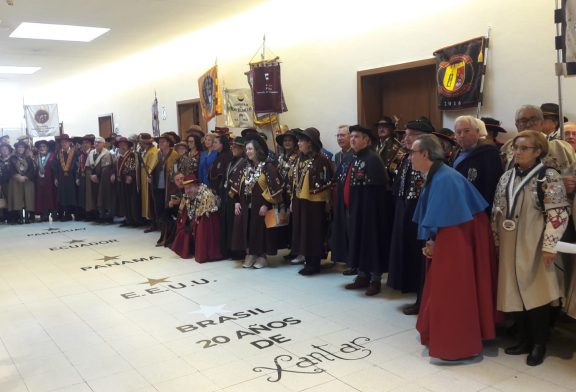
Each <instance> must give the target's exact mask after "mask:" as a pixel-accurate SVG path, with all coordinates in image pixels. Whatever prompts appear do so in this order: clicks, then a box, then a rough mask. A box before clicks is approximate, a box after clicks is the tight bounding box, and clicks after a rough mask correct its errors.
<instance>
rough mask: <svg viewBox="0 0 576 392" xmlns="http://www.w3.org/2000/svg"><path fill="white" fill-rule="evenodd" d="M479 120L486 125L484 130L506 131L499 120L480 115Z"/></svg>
mask: <svg viewBox="0 0 576 392" xmlns="http://www.w3.org/2000/svg"><path fill="white" fill-rule="evenodd" d="M480 121H482V122H483V123H484V125H485V126H486V130H487V131H490V132H492V133H494V132H500V133H507V132H506V130H505V129H504V128H502V127H501V126H500V121H498V120H496V119H495V118H492V117H481V118H480Z"/></svg>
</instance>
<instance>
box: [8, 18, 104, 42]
mask: <svg viewBox="0 0 576 392" xmlns="http://www.w3.org/2000/svg"><path fill="white" fill-rule="evenodd" d="M108 31H110V29H106V28H102V27H85V26H70V25H57V24H45V23H29V22H22V23H20V26H18V27H17V28H16V30H14V31H13V32H12V34H10V38H32V39H51V40H56V41H80V42H90V41H92V40H93V39H95V38H97V37H99V36H101V35H102V34H104V33H107V32H108Z"/></svg>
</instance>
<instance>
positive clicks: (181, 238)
mask: <svg viewBox="0 0 576 392" xmlns="http://www.w3.org/2000/svg"><path fill="white" fill-rule="evenodd" d="M182 183H183V185H184V197H183V198H182V200H181V202H180V206H179V211H178V221H177V222H176V235H175V237H174V242H173V243H172V247H171V249H172V250H173V251H174V252H175V253H176V254H178V255H179V256H180V257H182V258H183V259H189V258H192V257H194V258H195V259H196V262H198V263H204V262H205V261H212V260H221V259H223V258H224V257H222V253H221V252H220V235H221V233H220V216H219V213H218V201H217V197H216V195H215V194H214V193H213V192H212V191H211V190H210V188H208V187H207V186H206V185H205V184H203V183H201V182H200V180H199V179H198V177H196V175H195V174H189V175H187V176H185V177H184V180H183V181H182Z"/></svg>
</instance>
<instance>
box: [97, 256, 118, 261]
mask: <svg viewBox="0 0 576 392" xmlns="http://www.w3.org/2000/svg"><path fill="white" fill-rule="evenodd" d="M118 257H120V255H118V256H104V257H102V258H101V259H96V260H102V261H104V262H106V261H110V260H118Z"/></svg>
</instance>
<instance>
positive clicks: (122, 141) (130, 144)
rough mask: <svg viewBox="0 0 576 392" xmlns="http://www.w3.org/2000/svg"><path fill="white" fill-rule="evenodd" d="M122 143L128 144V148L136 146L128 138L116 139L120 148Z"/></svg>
mask: <svg viewBox="0 0 576 392" xmlns="http://www.w3.org/2000/svg"><path fill="white" fill-rule="evenodd" d="M120 143H126V144H127V145H128V148H132V146H133V145H134V143H132V141H131V140H129V139H128V138H127V137H124V136H121V137H119V138H118V139H116V145H117V146H119V145H120Z"/></svg>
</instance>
